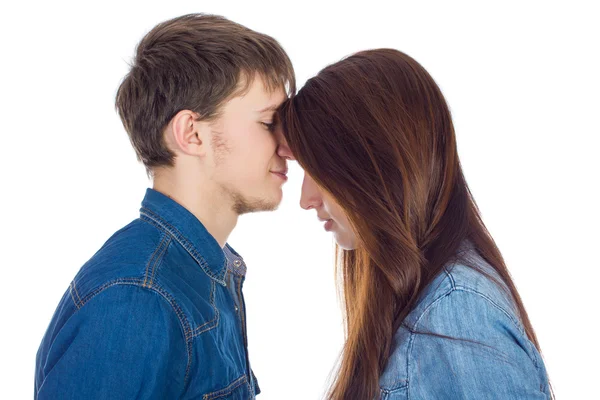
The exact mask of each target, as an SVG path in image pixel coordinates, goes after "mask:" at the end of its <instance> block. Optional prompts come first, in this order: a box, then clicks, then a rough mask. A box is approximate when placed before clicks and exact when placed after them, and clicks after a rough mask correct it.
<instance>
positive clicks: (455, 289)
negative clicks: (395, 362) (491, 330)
mask: <svg viewBox="0 0 600 400" xmlns="http://www.w3.org/2000/svg"><path fill="white" fill-rule="evenodd" d="M448 276H449V277H450V279H452V276H451V275H450V274H449V275H448ZM452 282H453V283H454V280H453V279H452ZM459 291H460V292H465V293H473V294H475V295H478V296H480V297H482V298H484V299H486V300H487V301H488V302H489V303H490V304H491V305H492V306H493V307H494V308H496V309H498V310H499V311H500V312H502V313H503V314H504V315H505V316H506V317H508V319H509V320H510V321H511V323H513V324H514V325H515V327H516V328H517V329H518V330H519V332H522V330H521V328H520V327H519V324H518V323H517V322H516V321H515V320H514V318H513V317H512V316H511V315H510V314H508V313H507V312H506V311H505V310H504V309H503V308H502V307H501V306H500V305H498V304H496V302H494V301H493V300H492V299H491V298H490V297H489V296H486V295H485V294H483V293H481V292H479V291H477V290H474V289H471V288H468V287H464V286H454V287H453V288H452V289H450V290H449V291H447V292H446V293H444V294H442V295H440V296H439V297H438V298H436V299H435V300H434V301H432V302H431V304H430V305H429V306H427V308H425V309H424V310H423V312H421V315H420V316H419V318H417V321H416V322H415V323H414V325H413V327H412V329H415V330H416V329H417V325H418V324H419V322H420V321H421V319H422V318H423V317H424V316H425V313H427V312H428V311H429V310H430V309H431V308H432V307H434V306H436V305H437V304H438V303H439V302H440V301H441V300H442V299H444V298H445V297H448V296H449V295H450V294H452V293H453V292H459ZM415 336H416V334H415V333H413V332H411V334H410V339H409V343H408V352H407V357H406V368H407V375H409V371H410V356H411V354H412V350H413V343H414V338H415ZM529 358H530V359H531V357H529ZM532 362H533V364H534V366H535V367H536V369H538V366H537V363H536V361H535V360H533V359H532ZM409 380H410V376H408V379H407V387H408V381H409ZM409 398H410V393H409V392H408V393H407V399H409Z"/></svg>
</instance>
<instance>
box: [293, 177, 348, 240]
mask: <svg viewBox="0 0 600 400" xmlns="http://www.w3.org/2000/svg"><path fill="white" fill-rule="evenodd" d="M300 207H302V208H304V209H305V210H310V209H311V208H314V209H315V210H316V211H317V218H319V221H322V222H323V223H324V229H325V230H326V231H328V232H332V233H333V237H334V238H335V241H336V242H337V244H338V245H339V246H340V247H341V248H343V249H345V250H354V249H355V248H356V235H355V234H354V231H353V230H352V228H351V226H350V222H349V221H348V217H347V216H346V213H345V212H344V210H343V209H342V207H340V205H339V204H338V203H337V202H336V201H335V199H334V198H333V196H331V195H330V194H329V193H328V192H326V191H325V190H323V189H321V188H320V187H319V186H318V185H317V184H316V183H315V181H314V180H313V179H312V178H311V176H310V175H309V174H307V173H306V172H305V173H304V181H303V182H302V196H301V197H300Z"/></svg>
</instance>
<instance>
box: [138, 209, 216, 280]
mask: <svg viewBox="0 0 600 400" xmlns="http://www.w3.org/2000/svg"><path fill="white" fill-rule="evenodd" d="M140 214H141V217H142V218H141V219H144V218H143V217H146V218H147V219H150V220H152V221H154V222H155V223H157V224H159V225H160V226H161V227H162V229H165V230H167V231H169V233H171V235H173V237H174V238H175V240H177V241H178V242H179V244H181V245H182V246H183V248H184V249H186V250H187V252H188V253H190V255H191V256H192V257H193V258H194V259H195V260H196V262H197V263H198V264H199V265H200V268H202V270H203V271H204V272H205V273H206V274H207V275H208V276H210V277H211V278H212V279H214V280H216V281H217V282H219V283H220V284H221V285H223V286H226V283H225V280H224V278H219V277H218V276H216V275H215V274H214V273H213V272H212V271H211V270H210V268H209V266H208V263H207V262H206V260H205V259H204V257H202V255H200V254H199V253H198V251H196V248H195V247H194V246H193V245H192V244H191V243H190V242H189V241H188V240H187V239H186V238H185V236H184V235H183V234H182V233H181V232H179V230H178V229H177V228H175V227H174V226H173V225H171V224H169V223H168V222H166V221H165V220H163V219H162V218H161V217H160V216H158V215H157V214H155V213H154V212H152V211H151V210H149V209H147V208H144V207H142V209H141V211H140ZM226 261H227V260H225V262H226ZM224 269H225V268H224Z"/></svg>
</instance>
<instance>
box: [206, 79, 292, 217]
mask: <svg viewBox="0 0 600 400" xmlns="http://www.w3.org/2000/svg"><path fill="white" fill-rule="evenodd" d="M285 98H286V95H285V92H284V90H283V88H281V89H278V90H276V91H274V92H269V91H268V90H267V89H266V88H265V86H264V84H263V81H262V79H261V78H260V77H256V78H255V79H254V81H253V83H252V85H251V86H250V89H249V91H248V92H247V93H246V94H245V95H243V96H239V97H235V98H233V99H231V100H229V101H228V102H227V103H225V104H224V106H223V108H222V111H221V115H220V117H219V118H218V119H217V120H216V121H215V122H214V123H213V125H212V129H211V131H212V139H211V148H212V159H213V161H212V166H213V168H211V169H212V171H211V179H212V180H213V182H215V183H216V184H217V186H218V187H219V188H220V189H221V190H223V193H224V194H225V195H226V196H228V197H229V198H230V199H231V200H232V202H233V210H234V211H235V212H236V213H237V214H238V215H240V214H244V213H248V212H254V211H270V210H274V209H275V208H277V206H278V205H279V203H280V202H281V199H282V190H281V187H282V185H283V183H285V181H287V176H286V174H287V165H286V160H285V158H282V157H280V156H279V155H278V154H277V145H278V143H277V140H276V138H275V135H274V133H273V130H272V124H273V123H274V121H273V118H274V117H275V112H276V110H277V107H278V106H279V105H280V104H281V103H282V102H283V101H284V100H285Z"/></svg>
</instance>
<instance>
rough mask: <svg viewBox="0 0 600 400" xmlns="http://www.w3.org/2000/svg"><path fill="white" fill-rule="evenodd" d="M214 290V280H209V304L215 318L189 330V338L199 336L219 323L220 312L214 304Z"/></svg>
mask: <svg viewBox="0 0 600 400" xmlns="http://www.w3.org/2000/svg"><path fill="white" fill-rule="evenodd" d="M215 291H216V285H215V282H214V281H211V288H210V305H211V306H212V308H213V309H214V310H215V318H213V319H212V320H210V321H208V322H205V323H204V324H202V325H200V326H198V327H197V328H196V329H194V331H193V332H190V338H193V337H196V336H199V335H200V334H202V333H204V332H207V331H209V330H211V329H213V328H216V327H217V326H218V325H219V318H220V314H219V309H218V308H217V306H216V304H215Z"/></svg>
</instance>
